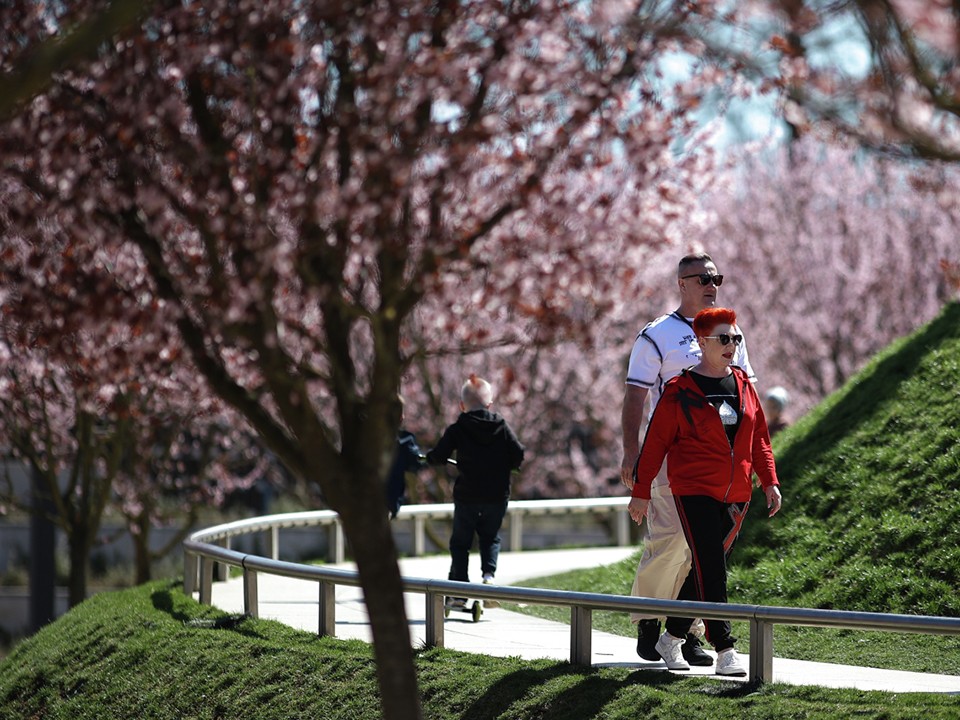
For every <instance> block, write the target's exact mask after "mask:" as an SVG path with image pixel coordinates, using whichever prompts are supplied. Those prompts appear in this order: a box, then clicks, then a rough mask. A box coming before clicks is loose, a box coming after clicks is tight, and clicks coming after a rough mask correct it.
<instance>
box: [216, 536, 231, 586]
mask: <svg viewBox="0 0 960 720" xmlns="http://www.w3.org/2000/svg"><path fill="white" fill-rule="evenodd" d="M232 545H233V542H232V538H229V537H226V538H224V539H223V540H221V541H220V546H221V547H224V548H226V549H227V550H230V549H231V546H232ZM216 570H217V572H216V575H217V580H218V581H219V582H226V581H227V580H229V579H230V566H229V565H227V564H226V563H217V564H216Z"/></svg>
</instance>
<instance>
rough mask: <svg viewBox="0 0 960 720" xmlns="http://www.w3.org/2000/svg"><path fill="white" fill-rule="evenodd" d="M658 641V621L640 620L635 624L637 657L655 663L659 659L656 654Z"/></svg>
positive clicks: (658, 655) (658, 654)
mask: <svg viewBox="0 0 960 720" xmlns="http://www.w3.org/2000/svg"><path fill="white" fill-rule="evenodd" d="M659 639H660V621H659V620H641V621H640V622H638V623H637V655H639V656H640V657H642V658H643V659H644V660H649V661H650V662H657V660H659V659H660V653H658V652H657V640H659Z"/></svg>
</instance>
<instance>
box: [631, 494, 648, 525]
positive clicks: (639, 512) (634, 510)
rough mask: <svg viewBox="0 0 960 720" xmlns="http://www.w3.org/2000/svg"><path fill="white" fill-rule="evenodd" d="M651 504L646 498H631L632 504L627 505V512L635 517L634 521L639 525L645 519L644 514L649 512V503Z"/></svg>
mask: <svg viewBox="0 0 960 720" xmlns="http://www.w3.org/2000/svg"><path fill="white" fill-rule="evenodd" d="M649 504H650V501H649V500H647V499H645V498H638V497H632V498H630V504H629V505H627V512H628V513H630V517H631V518H633V521H634V522H635V523H636V524H637V525H639V524H640V521H641V520H643V516H644V515H646V514H647V505H649Z"/></svg>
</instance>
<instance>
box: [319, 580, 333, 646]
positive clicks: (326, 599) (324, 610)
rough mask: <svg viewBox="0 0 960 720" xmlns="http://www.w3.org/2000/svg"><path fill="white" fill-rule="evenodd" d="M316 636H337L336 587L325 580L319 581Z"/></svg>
mask: <svg viewBox="0 0 960 720" xmlns="http://www.w3.org/2000/svg"><path fill="white" fill-rule="evenodd" d="M317 634H318V635H320V636H321V637H323V636H330V637H335V636H336V634H337V586H336V584H334V583H332V582H327V581H326V580H321V581H320V622H319V625H318V627H317Z"/></svg>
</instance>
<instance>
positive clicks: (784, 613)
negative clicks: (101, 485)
mask: <svg viewBox="0 0 960 720" xmlns="http://www.w3.org/2000/svg"><path fill="white" fill-rule="evenodd" d="M508 513H509V516H510V522H511V526H510V528H509V529H510V533H511V535H510V537H511V549H513V550H519V549H521V548H522V528H523V518H525V517H526V516H528V515H545V514H558V513H560V514H570V513H581V514H589V513H603V514H612V515H613V517H614V518H615V522H614V528H615V531H614V535H615V538H616V541H617V543H618V544H620V545H626V544H628V543H629V524H628V523H627V521H626V520H624V518H627V517H628V516H627V513H626V498H623V497H619V498H595V499H584V500H528V501H513V502H511V503H510V506H509V509H508ZM452 515H453V505H452V504H441V505H411V506H407V507H404V508H401V510H400V513H399V514H398V518H400V519H403V518H407V519H411V520H413V521H414V523H415V525H416V523H417V522H421V523H422V522H423V521H425V520H426V519H429V518H448V517H452ZM316 526H327V527H328V528H330V531H331V534H332V539H333V540H334V547H333V550H332V552H331V555H332V556H333V559H335V560H339V561H342V559H343V557H342V555H343V536H342V530H341V529H340V523H339V519H338V517H337V515H336V513H334V512H332V511H329V510H320V511H315V512H303V513H287V514H283V515H270V516H265V517H259V518H251V519H249V520H238V521H236V522H231V523H226V524H223V525H218V526H216V527H212V528H208V529H206V530H201V531H198V532H196V533H193V534H192V535H191V536H190V537H189V538H188V539H187V540H186V541H184V543H183V549H184V581H183V589H184V592H185V593H186V594H188V595H192V594H193V593H194V592H195V591H197V590H198V589H199V600H200V602H201V603H204V604H210V603H211V599H212V585H213V576H214V568H215V565H216V564H217V563H221V564H222V565H223V566H225V567H228V566H233V567H238V568H240V569H241V570H242V572H243V606H244V612H245V613H246V614H247V615H249V616H251V617H258V615H259V599H258V592H257V585H258V576H259V574H261V573H262V574H267V575H279V576H283V577H290V578H297V579H301V580H309V581H314V582H316V583H318V585H319V587H320V592H319V596H318V597H319V605H320V626H319V633H320V634H321V635H335V634H336V603H335V591H336V586H337V585H350V586H359V585H360V580H359V576H358V574H357V573H356V572H354V571H352V570H344V569H340V568H330V567H322V566H315V565H302V564H299V563H294V562H287V561H282V560H279V559H278V558H279V549H280V543H279V539H280V538H279V532H280V530H282V529H284V528H297V527H316ZM257 532H263V533H268V534H269V538H270V540H269V544H270V548H271V552H270V555H271V556H272V557H263V556H259V555H255V554H252V553H243V552H238V551H236V550H232V549H230V547H229V545H230V540H231V539H232V538H235V537H237V536H240V535H245V534H249V533H257ZM420 532H421V534H422V526H421V530H420ZM415 535H416V532H415ZM217 543H219V544H217ZM415 544H416V543H415ZM420 552H421V553H422V537H421V543H420ZM198 583H199V588H198ZM403 590H404V592H414V593H421V594H423V595H424V596H425V602H426V644H427V645H431V646H437V647H443V644H444V637H443V619H444V615H443V599H444V596H446V595H464V594H466V595H469V596H470V597H473V598H478V599H481V600H499V601H501V602H511V603H527V604H534V605H553V606H560V607H569V608H570V662H571V663H573V664H576V665H590V663H591V658H592V653H591V632H592V612H593V611H594V610H612V611H620V612H640V613H654V614H657V615H669V614H674V615H683V616H690V617H700V618H706V619H714V618H715V619H723V618H726V619H735V620H746V621H748V622H749V624H750V670H749V677H750V678H751V679H752V680H756V681H762V682H769V681H770V680H772V679H773V627H774V625H799V626H809V627H835V628H847V629H862V630H885V631H892V632H913V633H924V634H932V635H960V618H948V617H936V616H927V615H895V614H886V613H871V612H852V611H845V610H822V609H811V608H786V607H767V606H761V605H742V604H733V603H730V604H727V603H704V602H691V601H684V600H661V599H656V598H644V597H627V596H622V595H601V594H597V593H583V592H570V591H565V590H543V589H537V588H524V587H513V586H501V585H483V584H479V583H466V584H465V583H460V582H454V581H451V580H437V579H428V578H408V577H405V578H403Z"/></svg>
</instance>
